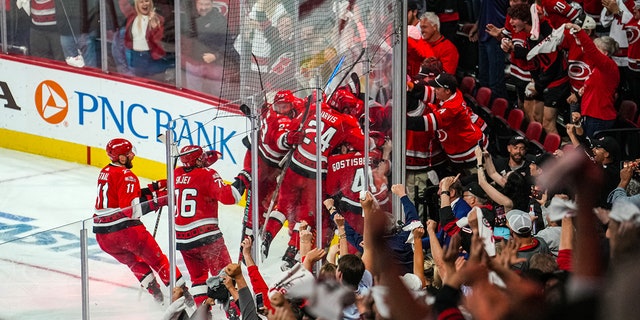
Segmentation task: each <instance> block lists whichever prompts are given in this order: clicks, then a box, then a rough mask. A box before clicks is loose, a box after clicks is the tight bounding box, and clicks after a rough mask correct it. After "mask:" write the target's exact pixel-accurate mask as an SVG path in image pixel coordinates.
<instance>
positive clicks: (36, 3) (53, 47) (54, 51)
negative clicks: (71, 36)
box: [29, 0, 64, 61]
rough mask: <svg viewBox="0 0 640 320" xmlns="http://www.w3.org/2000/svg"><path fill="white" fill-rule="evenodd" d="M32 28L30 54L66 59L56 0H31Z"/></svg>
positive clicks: (60, 59)
mask: <svg viewBox="0 0 640 320" xmlns="http://www.w3.org/2000/svg"><path fill="white" fill-rule="evenodd" d="M29 1H30V7H29V8H30V16H31V28H30V29H29V30H30V31H29V54H30V55H32V56H34V57H40V58H47V59H52V60H59V61H64V53H63V51H62V45H61V44H60V32H59V31H58V25H57V22H56V4H55V0H29Z"/></svg>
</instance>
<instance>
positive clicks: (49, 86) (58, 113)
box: [35, 80, 69, 124]
mask: <svg viewBox="0 0 640 320" xmlns="http://www.w3.org/2000/svg"><path fill="white" fill-rule="evenodd" d="M35 102H36V109H37V110H38V113H39V114H40V117H41V118H42V119H43V120H44V121H46V122H48V123H50V124H58V123H60V122H62V120H64V118H66V117H67V112H68V111H69V102H68V100H67V94H66V93H65V92H64V89H62V87H61V86H60V85H59V84H58V83H56V82H55V81H52V80H45V81H42V82H41V83H40V84H39V85H38V87H37V88H36V93H35Z"/></svg>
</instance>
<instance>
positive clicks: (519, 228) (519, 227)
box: [507, 209, 532, 235]
mask: <svg viewBox="0 0 640 320" xmlns="http://www.w3.org/2000/svg"><path fill="white" fill-rule="evenodd" d="M507 222H509V228H510V229H511V231H513V232H514V233H515V234H518V235H524V234H526V233H529V232H530V231H531V227H532V224H531V218H529V214H528V213H526V212H524V211H522V210H518V209H513V210H511V211H509V212H507Z"/></svg>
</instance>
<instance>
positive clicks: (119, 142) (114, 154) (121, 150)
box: [105, 138, 136, 161]
mask: <svg viewBox="0 0 640 320" xmlns="http://www.w3.org/2000/svg"><path fill="white" fill-rule="evenodd" d="M105 149H106V150H107V155H108V156H109V159H111V161H118V157H119V156H120V155H128V154H129V152H132V153H133V154H134V155H135V154H136V151H135V149H134V148H133V145H132V144H131V142H129V140H127V139H123V138H115V139H112V140H111V141H109V142H108V143H107V147H106V148H105Z"/></svg>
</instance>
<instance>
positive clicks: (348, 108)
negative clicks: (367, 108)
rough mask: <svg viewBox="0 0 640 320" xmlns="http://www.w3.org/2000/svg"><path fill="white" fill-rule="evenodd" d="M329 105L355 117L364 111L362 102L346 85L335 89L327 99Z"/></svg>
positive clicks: (358, 116)
mask: <svg viewBox="0 0 640 320" xmlns="http://www.w3.org/2000/svg"><path fill="white" fill-rule="evenodd" d="M329 106H330V107H331V108H333V109H334V110H336V111H338V112H340V113H344V114H349V115H352V116H354V117H356V119H357V118H360V116H361V115H362V113H363V111H364V102H363V101H362V100H360V99H359V98H358V97H356V96H355V95H354V94H353V93H352V92H351V90H349V88H348V87H346V86H342V87H339V88H337V89H336V92H334V93H333V95H332V96H331V99H330V100H329Z"/></svg>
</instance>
